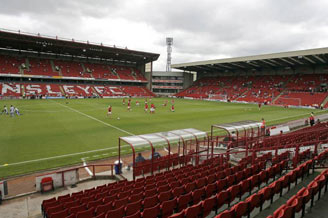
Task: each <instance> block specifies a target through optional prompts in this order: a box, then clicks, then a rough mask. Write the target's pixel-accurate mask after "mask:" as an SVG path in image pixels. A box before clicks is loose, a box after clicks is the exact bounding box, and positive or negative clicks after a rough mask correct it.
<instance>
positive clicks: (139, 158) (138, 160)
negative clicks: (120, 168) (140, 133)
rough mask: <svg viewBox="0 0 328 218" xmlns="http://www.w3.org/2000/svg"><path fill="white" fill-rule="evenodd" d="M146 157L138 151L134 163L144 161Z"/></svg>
mask: <svg viewBox="0 0 328 218" xmlns="http://www.w3.org/2000/svg"><path fill="white" fill-rule="evenodd" d="M145 160H146V159H145V158H144V157H143V156H142V154H141V153H138V156H137V157H136V163H142V162H144V161H145Z"/></svg>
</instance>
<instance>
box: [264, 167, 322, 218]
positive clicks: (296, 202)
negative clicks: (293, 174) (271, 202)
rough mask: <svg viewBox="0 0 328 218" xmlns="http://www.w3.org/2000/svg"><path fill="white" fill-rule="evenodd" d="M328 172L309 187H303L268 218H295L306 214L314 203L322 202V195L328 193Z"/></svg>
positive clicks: (318, 177)
mask: <svg viewBox="0 0 328 218" xmlns="http://www.w3.org/2000/svg"><path fill="white" fill-rule="evenodd" d="M327 185H328V170H325V171H323V172H321V173H320V175H318V176H317V177H316V178H315V179H314V180H313V181H312V182H310V183H309V184H308V185H307V187H303V188H302V189H301V190H299V191H298V192H297V194H296V195H293V196H292V197H291V198H290V199H288V200H287V202H286V203H285V204H283V205H281V206H280V207H279V208H278V209H277V210H276V211H275V212H274V213H273V216H272V215H270V216H268V218H293V217H295V215H296V214H298V215H299V214H300V213H301V214H302V217H303V216H304V214H305V211H306V209H307V208H308V207H310V208H312V207H313V205H314V203H315V202H316V201H318V200H320V198H321V195H322V194H324V193H326V192H327Z"/></svg>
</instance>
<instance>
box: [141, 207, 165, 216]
mask: <svg viewBox="0 0 328 218" xmlns="http://www.w3.org/2000/svg"><path fill="white" fill-rule="evenodd" d="M160 213H161V210H160V205H159V204H157V205H155V206H154V207H150V208H146V209H144V211H143V212H142V217H143V218H157V217H158V216H159V215H160Z"/></svg>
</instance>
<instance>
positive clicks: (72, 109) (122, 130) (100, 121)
mask: <svg viewBox="0 0 328 218" xmlns="http://www.w3.org/2000/svg"><path fill="white" fill-rule="evenodd" d="M55 103H57V104H59V105H61V106H63V107H66V108H67V109H69V110H71V111H75V112H76V113H79V114H81V115H83V116H86V117H88V118H90V119H92V120H95V121H98V122H99V123H102V124H104V125H106V126H109V127H112V128H114V129H117V130H119V131H121V132H124V133H126V134H129V135H134V134H133V133H131V132H128V131H126V130H124V129H121V128H119V127H117V126H114V125H112V124H109V123H106V122H104V121H102V120H99V119H97V118H95V117H93V116H90V115H88V114H85V113H83V112H81V111H78V110H76V109H74V108H71V107H69V106H67V105H64V104H61V103H58V102H55Z"/></svg>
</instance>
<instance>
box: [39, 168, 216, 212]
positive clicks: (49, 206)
mask: <svg viewBox="0 0 328 218" xmlns="http://www.w3.org/2000/svg"><path fill="white" fill-rule="evenodd" d="M210 166H211V165H204V168H203V167H201V166H200V167H201V168H200V169H201V170H203V169H205V167H206V168H209V167H210ZM189 168H192V166H191V165H188V166H186V167H182V168H180V169H176V170H172V171H169V172H168V173H165V174H164V173H163V174H158V175H156V177H154V179H155V178H160V179H162V180H163V179H164V178H166V177H167V176H169V174H170V173H172V175H173V176H174V175H175V174H176V175H180V174H181V173H182V172H184V170H186V169H189ZM188 172H190V170H188ZM163 176H165V177H163ZM173 178H174V177H173ZM151 179H152V177H148V179H147V178H142V179H139V180H137V181H135V182H134V181H130V182H128V181H121V182H117V183H112V184H109V185H108V186H107V185H103V186H100V187H97V188H93V189H88V190H85V191H84V192H83V191H82V192H78V193H73V194H72V195H69V194H67V195H64V196H59V197H58V198H57V199H55V198H52V199H49V200H45V201H43V203H42V207H41V208H42V212H43V214H44V215H45V216H48V217H49V216H51V213H53V212H54V211H56V212H59V211H60V210H63V209H68V212H69V209H70V208H69V207H71V206H76V207H77V205H76V204H79V206H78V208H79V209H80V210H82V209H87V208H88V209H90V208H91V207H94V206H96V205H95V204H98V203H101V204H102V203H107V202H109V201H115V202H116V201H118V202H121V203H122V202H123V201H124V200H123V199H125V200H126V198H127V197H128V196H130V194H131V196H132V197H133V196H134V198H138V196H140V193H141V194H142V196H143V198H144V197H149V196H151V195H154V194H158V193H157V191H162V192H163V191H167V189H168V188H171V186H170V187H159V188H158V189H155V191H154V188H153V186H145V183H144V182H145V181H153V180H151ZM181 179H182V178H181ZM163 181H164V180H163ZM165 181H166V180H165ZM173 181H176V179H175V178H174V180H173ZM178 181H179V180H178ZM161 184H162V186H164V184H167V183H164V184H163V182H162V183H161ZM158 185H159V184H158ZM179 185H181V184H179ZM144 187H145V188H147V190H146V189H144ZM172 188H173V184H172ZM148 189H149V190H148ZM131 191H132V192H131ZM138 194H139V195H138ZM135 195H138V196H135ZM99 199H100V200H102V202H99ZM95 201H96V202H97V203H94V202H95ZM118 202H116V206H119V203H118ZM89 204H90V205H89ZM49 210H50V214H49ZM73 211H75V209H74V210H73ZM75 212H76V211H75Z"/></svg>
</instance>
